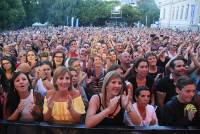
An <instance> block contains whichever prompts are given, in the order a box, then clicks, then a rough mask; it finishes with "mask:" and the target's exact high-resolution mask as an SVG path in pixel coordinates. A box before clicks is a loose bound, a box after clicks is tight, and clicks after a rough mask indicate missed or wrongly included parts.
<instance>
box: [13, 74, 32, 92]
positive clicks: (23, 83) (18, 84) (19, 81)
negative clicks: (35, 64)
mask: <svg viewBox="0 0 200 134" xmlns="http://www.w3.org/2000/svg"><path fill="white" fill-rule="evenodd" d="M29 85H30V84H29V81H28V78H27V76H26V75H25V74H23V73H21V74H20V75H19V76H17V78H16V79H15V80H14V86H15V89H16V90H17V92H25V91H27V90H28V87H29Z"/></svg>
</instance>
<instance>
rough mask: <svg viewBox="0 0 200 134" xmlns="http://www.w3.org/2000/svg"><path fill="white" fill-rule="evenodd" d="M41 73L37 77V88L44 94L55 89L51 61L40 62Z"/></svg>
mask: <svg viewBox="0 0 200 134" xmlns="http://www.w3.org/2000/svg"><path fill="white" fill-rule="evenodd" d="M39 68H40V74H39V77H38V78H36V79H37V85H36V89H37V90H38V92H39V93H41V95H42V96H45V95H46V92H47V91H48V90H54V87H53V77H52V64H51V62H49V61H43V62H41V64H40V67H39Z"/></svg>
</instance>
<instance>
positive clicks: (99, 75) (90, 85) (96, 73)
mask: <svg viewBox="0 0 200 134" xmlns="http://www.w3.org/2000/svg"><path fill="white" fill-rule="evenodd" d="M92 65H93V66H92V68H88V69H87V75H88V80H87V85H86V94H87V96H88V99H89V100H90V98H91V97H92V95H94V94H97V93H100V91H101V87H102V85H103V79H104V77H105V74H106V71H105V70H104V68H103V66H102V58H101V56H99V55H95V56H94V61H93V63H92Z"/></svg>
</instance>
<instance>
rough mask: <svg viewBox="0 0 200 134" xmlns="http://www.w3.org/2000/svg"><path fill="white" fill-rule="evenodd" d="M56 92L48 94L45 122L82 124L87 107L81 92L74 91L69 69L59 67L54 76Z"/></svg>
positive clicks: (45, 102) (45, 103)
mask: <svg viewBox="0 0 200 134" xmlns="http://www.w3.org/2000/svg"><path fill="white" fill-rule="evenodd" d="M53 85H54V89H55V90H51V91H50V92H47V95H46V97H45V100H44V106H43V116H44V120H45V121H49V122H60V123H65V124H74V123H80V118H81V116H82V115H83V114H84V113H85V106H84V103H83V100H82V97H81V94H80V92H79V90H73V86H72V76H71V73H70V71H69V69H68V68H66V67H64V66H61V67H58V68H57V69H56V70H55V72H54V76H53Z"/></svg>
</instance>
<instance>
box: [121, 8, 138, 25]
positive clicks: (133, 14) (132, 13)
mask: <svg viewBox="0 0 200 134" xmlns="http://www.w3.org/2000/svg"><path fill="white" fill-rule="evenodd" d="M121 9H122V16H123V19H124V21H125V22H127V24H128V26H132V25H133V23H134V22H137V21H138V20H140V16H141V14H140V12H139V10H138V8H136V7H133V6H131V5H123V6H122V8H121Z"/></svg>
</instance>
